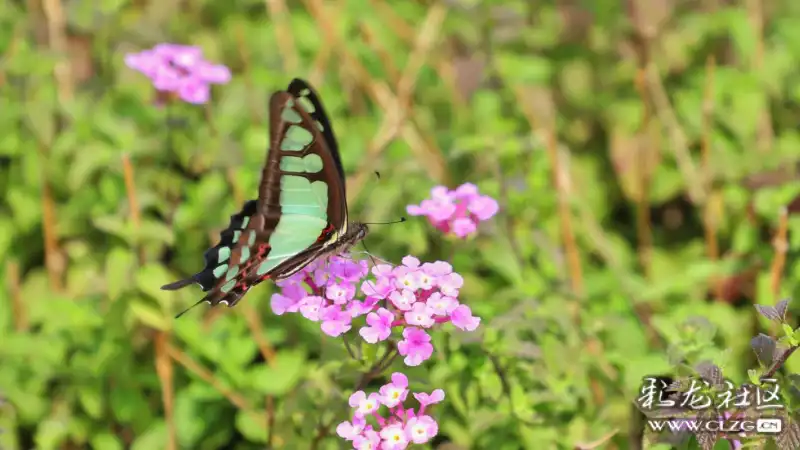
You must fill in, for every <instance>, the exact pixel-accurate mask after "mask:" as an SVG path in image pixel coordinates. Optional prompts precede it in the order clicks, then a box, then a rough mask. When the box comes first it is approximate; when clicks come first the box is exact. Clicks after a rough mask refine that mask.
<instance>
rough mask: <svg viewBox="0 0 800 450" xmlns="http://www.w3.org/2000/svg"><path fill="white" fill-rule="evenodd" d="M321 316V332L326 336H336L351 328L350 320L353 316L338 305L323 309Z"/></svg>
mask: <svg viewBox="0 0 800 450" xmlns="http://www.w3.org/2000/svg"><path fill="white" fill-rule="evenodd" d="M321 318H322V332H323V333H325V334H327V335H328V336H332V337H337V336H340V335H342V334H344V333H346V332H347V331H349V330H350V328H352V325H351V324H350V322H351V321H352V320H353V318H352V317H350V314H347V313H346V312H344V311H342V309H341V307H339V306H328V307H327V308H325V309H324V310H323V312H322V315H321Z"/></svg>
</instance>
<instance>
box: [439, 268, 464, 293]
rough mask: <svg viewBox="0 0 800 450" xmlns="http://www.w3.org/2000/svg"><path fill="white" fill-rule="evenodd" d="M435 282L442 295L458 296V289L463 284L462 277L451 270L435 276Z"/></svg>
mask: <svg viewBox="0 0 800 450" xmlns="http://www.w3.org/2000/svg"><path fill="white" fill-rule="evenodd" d="M436 284H437V285H438V286H439V290H440V291H441V292H442V294H443V295H447V296H450V297H458V290H459V289H461V286H463V285H464V278H462V277H461V275H459V274H457V273H455V272H453V273H450V274H447V275H444V276H442V277H439V278H437V279H436Z"/></svg>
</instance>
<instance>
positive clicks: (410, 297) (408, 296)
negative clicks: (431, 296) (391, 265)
mask: <svg viewBox="0 0 800 450" xmlns="http://www.w3.org/2000/svg"><path fill="white" fill-rule="evenodd" d="M389 301H391V302H392V305H394V307H395V308H397V309H399V310H401V311H408V310H410V309H411V305H412V304H414V302H416V301H417V298H416V297H415V296H414V293H413V292H411V291H405V290H404V291H394V292H392V293H391V295H389Z"/></svg>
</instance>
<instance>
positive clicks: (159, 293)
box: [136, 264, 172, 310]
mask: <svg viewBox="0 0 800 450" xmlns="http://www.w3.org/2000/svg"><path fill="white" fill-rule="evenodd" d="M171 281H172V276H170V274H169V273H168V272H167V271H166V270H165V269H164V266H162V265H161V264H147V265H145V266H143V267H141V268H140V269H139V270H138V271H137V272H136V287H137V288H138V289H139V291H141V292H143V293H145V294H147V295H148V296H149V297H151V298H153V299H155V300H157V301H158V304H159V305H160V306H161V308H163V309H164V310H169V306H170V297H171V294H170V292H169V291H164V290H162V289H161V286H163V285H165V284H167V283H169V282H171Z"/></svg>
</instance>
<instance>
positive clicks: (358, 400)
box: [349, 391, 380, 417]
mask: <svg viewBox="0 0 800 450" xmlns="http://www.w3.org/2000/svg"><path fill="white" fill-rule="evenodd" d="M349 403H350V406H352V407H353V408H356V413H355V414H356V415H355V417H364V416H365V415H367V414H372V413H374V412H375V411H377V410H378V407H380V397H379V396H378V394H376V393H374V392H373V393H372V394H369V396H367V394H365V393H364V391H356V392H354V393H353V395H351V396H350V401H349Z"/></svg>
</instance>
